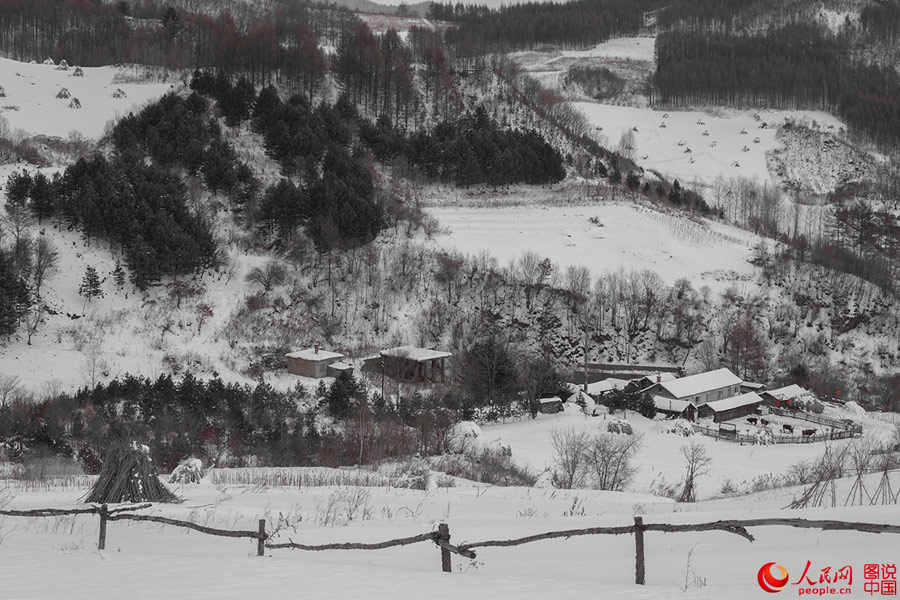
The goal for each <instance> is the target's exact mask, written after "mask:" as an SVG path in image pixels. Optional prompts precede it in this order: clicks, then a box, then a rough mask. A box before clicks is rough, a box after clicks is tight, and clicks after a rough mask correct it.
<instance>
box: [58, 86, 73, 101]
mask: <svg viewBox="0 0 900 600" xmlns="http://www.w3.org/2000/svg"><path fill="white" fill-rule="evenodd" d="M56 97H57V98H60V99H62V100H65V99H67V98H71V97H72V94H70V93H69V90H67V89H66V88H62V89H60V90H59V91H58V92H57V93H56Z"/></svg>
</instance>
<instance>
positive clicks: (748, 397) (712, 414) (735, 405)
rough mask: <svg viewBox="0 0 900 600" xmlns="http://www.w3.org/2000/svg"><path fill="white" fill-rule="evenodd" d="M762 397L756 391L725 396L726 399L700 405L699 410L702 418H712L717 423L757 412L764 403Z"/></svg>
mask: <svg viewBox="0 0 900 600" xmlns="http://www.w3.org/2000/svg"><path fill="white" fill-rule="evenodd" d="M762 401H763V400H762V398H760V397H759V396H758V395H757V394H756V393H755V392H748V393H746V394H741V395H740V396H733V397H731V398H725V399H724V400H714V401H713V402H707V403H706V404H703V405H701V406H700V409H699V410H698V412H699V414H700V418H701V419H705V418H710V419H712V420H713V421H715V422H716V423H719V422H721V421H730V420H731V419H737V418H738V417H743V416H746V415H752V414H753V413H755V412H756V408H757V407H758V406H759V405H760V404H762Z"/></svg>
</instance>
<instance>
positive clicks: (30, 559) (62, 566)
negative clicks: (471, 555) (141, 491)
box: [0, 481, 900, 600]
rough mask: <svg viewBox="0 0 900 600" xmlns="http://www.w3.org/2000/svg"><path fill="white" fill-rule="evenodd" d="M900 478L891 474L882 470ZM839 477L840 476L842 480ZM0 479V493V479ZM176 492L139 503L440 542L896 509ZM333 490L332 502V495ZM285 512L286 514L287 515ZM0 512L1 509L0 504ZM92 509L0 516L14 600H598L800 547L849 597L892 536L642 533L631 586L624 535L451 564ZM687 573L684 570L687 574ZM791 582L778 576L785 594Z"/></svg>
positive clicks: (22, 502) (739, 577)
mask: <svg viewBox="0 0 900 600" xmlns="http://www.w3.org/2000/svg"><path fill="white" fill-rule="evenodd" d="M896 483H900V482H896V481H895V484H896ZM847 485H849V484H847ZM2 491H3V490H2V488H0V493H2ZM83 493H84V490H59V491H46V492H34V493H23V492H19V493H18V494H17V495H16V496H15V497H14V498H13V499H12V501H11V503H10V504H9V506H10V507H14V508H29V507H61V506H71V505H73V504H74V503H76V502H77V500H78V497H79V496H80V495H82V494H83ZM179 493H181V494H182V495H183V497H184V498H185V502H184V503H183V504H181V505H160V506H157V507H154V508H153V509H151V510H150V511H146V512H148V513H149V514H157V515H165V516H171V517H174V518H180V519H188V520H192V521H194V522H200V523H204V524H207V525H209V526H213V527H222V528H228V529H244V530H248V529H255V528H256V521H257V519H259V518H266V519H267V520H268V521H269V523H270V525H269V528H270V529H271V527H272V524H273V523H274V522H275V521H277V520H278V517H279V514H283V515H290V518H291V520H292V524H293V525H295V527H290V528H287V529H285V530H283V531H282V532H281V533H280V535H279V536H278V538H277V539H276V540H274V541H276V542H283V541H288V540H293V541H296V542H303V543H312V544H315V543H327V542H347V541H359V542H375V541H383V540H387V539H393V538H397V537H404V536H409V535H415V534H419V533H425V532H429V531H432V530H433V529H435V528H436V526H437V524H438V523H440V522H446V523H448V524H449V525H450V533H451V535H452V540H451V541H452V542H454V543H462V542H475V541H483V540H488V539H508V538H513V537H519V536H524V535H530V534H536V533H543V532H547V531H556V530H563V529H575V528H583V527H595V526H616V525H629V524H632V523H633V516H634V515H636V514H640V515H643V516H644V521H645V522H647V523H699V522H708V521H714V520H719V519H734V518H763V517H782V518H786V517H805V518H814V519H823V518H830V519H842V520H851V521H863V522H874V523H893V524H897V523H898V513H897V510H896V507H895V506H866V507H860V506H856V507H846V508H829V509H806V510H794V511H788V510H782V507H783V506H784V505H785V504H786V503H787V502H789V501H790V497H791V495H792V494H796V490H792V489H787V490H774V491H770V492H766V493H762V494H757V495H754V496H750V497H745V498H735V499H727V500H719V501H714V502H700V503H697V504H691V505H684V504H675V503H673V502H671V501H670V500H667V499H664V498H659V497H656V496H649V495H636V494H618V493H609V492H596V491H588V490H577V491H565V490H551V489H533V488H496V487H490V486H474V487H455V488H443V489H439V490H437V491H435V492H432V493H425V492H422V491H415V490H400V489H392V488H384V487H381V488H300V489H296V488H295V489H285V488H281V489H278V488H273V489H251V488H248V487H241V486H218V487H215V486H212V485H210V484H208V483H201V484H200V485H199V486H185V487H184V489H182V490H179ZM354 495H362V496H363V502H364V506H366V507H367V508H368V511H367V512H366V513H363V512H360V513H358V516H357V518H356V519H354V520H353V521H351V522H350V523H349V524H347V525H346V526H338V527H326V526H323V525H322V523H321V516H322V514H323V512H324V510H325V508H326V507H327V506H329V505H333V504H335V503H336V504H337V505H341V504H342V503H344V502H345V501H344V500H340V499H337V498H347V497H351V496H354ZM333 498H334V499H337V500H333ZM298 517H299V518H301V519H302V520H298ZM0 519H2V518H0ZM97 533H98V519H97V517H96V516H88V517H74V518H72V517H67V518H49V519H22V518H12V517H8V518H6V519H3V520H0V540H2V541H0V565H2V568H0V589H2V590H3V597H4V598H10V599H15V600H55V599H63V598H65V599H76V600H80V599H91V600H94V599H106V598H110V599H112V598H124V597H127V598H132V599H135V600H143V599H148V600H151V599H152V600H157V599H158V598H191V599H192V600H205V599H216V600H221V599H223V598H244V597H247V596H254V597H266V598H296V597H297V596H298V595H302V596H303V597H309V598H323V599H327V598H334V599H338V598H340V599H344V598H394V599H397V600H405V599H407V598H422V597H428V598H448V599H450V598H454V599H456V598H460V597H471V598H511V597H514V598H518V599H522V600H531V599H535V600H537V599H541V600H543V599H545V598H573V599H574V598H589V597H596V596H598V595H601V597H604V598H635V599H638V598H640V599H671V598H687V599H700V598H737V599H745V598H746V599H757V598H761V597H763V596H764V593H763V592H762V591H761V590H760V589H759V586H758V584H757V573H758V571H759V569H760V567H762V565H764V564H766V563H768V562H772V561H775V562H777V563H778V564H780V565H783V566H784V567H785V568H787V569H788V571H789V572H790V574H791V582H793V581H796V580H797V579H799V577H800V574H801V573H802V572H803V569H804V567H805V565H806V561H807V560H809V561H811V563H812V564H811V571H810V573H811V575H812V577H815V578H817V577H818V574H819V573H820V572H821V570H822V569H823V568H825V567H831V568H832V570H836V569H838V568H840V567H842V566H845V565H851V566H852V568H853V570H854V578H853V584H852V588H853V590H854V593H856V594H857V595H854V596H844V597H854V598H861V597H867V596H865V595H864V594H863V593H862V589H863V581H864V580H863V577H862V571H863V565H864V564H866V563H894V562H896V548H897V541H898V540H897V538H896V536H895V535H891V534H882V535H871V534H864V533H858V532H841V531H818V530H802V529H789V528H784V527H757V528H753V529H752V531H751V533H753V534H754V536H755V537H756V541H755V542H753V543H750V542H748V541H747V540H744V539H741V538H738V537H736V536H734V535H731V534H728V533H724V532H708V533H681V534H670V533H667V534H662V533H652V532H651V533H647V534H645V544H646V560H647V563H646V569H647V575H646V577H647V585H645V586H637V585H635V584H634V540H633V537H632V536H630V535H623V536H583V537H574V538H569V539H557V540H549V541H540V542H535V543H532V544H527V545H524V546H518V547H511V548H484V549H480V550H478V551H477V552H478V556H477V558H476V560H475V561H474V562H473V561H469V560H468V559H463V558H461V557H458V556H454V557H453V560H452V564H453V570H454V572H453V573H452V574H445V573H442V572H441V571H440V558H439V556H440V555H439V552H438V550H437V549H436V548H435V547H434V545H432V544H431V543H430V542H425V543H421V544H416V545H412V546H406V547H400V548H392V549H388V550H379V551H328V552H300V551H295V550H270V551H267V556H266V557H265V558H258V557H256V556H255V550H256V544H255V541H250V540H240V539H228V538H217V537H211V536H207V535H203V534H198V533H196V532H191V533H186V532H185V530H182V529H176V528H172V527H168V526H164V525H159V524H144V523H136V522H114V523H110V524H109V528H108V533H107V549H106V550H104V551H98V550H97V546H96V543H97ZM694 575H696V577H694ZM796 590H797V588H796V587H795V586H789V587H788V589H787V590H785V591H786V592H788V593H789V594H790V595H791V597H794V595H795V594H796Z"/></svg>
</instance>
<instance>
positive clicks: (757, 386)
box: [741, 381, 766, 394]
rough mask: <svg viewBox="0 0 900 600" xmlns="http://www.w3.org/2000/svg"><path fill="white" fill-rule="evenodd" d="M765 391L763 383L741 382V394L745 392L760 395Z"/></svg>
mask: <svg viewBox="0 0 900 600" xmlns="http://www.w3.org/2000/svg"><path fill="white" fill-rule="evenodd" d="M765 390H766V384H764V383H754V382H752V381H742V382H741V393H742V394H746V393H747V392H756V393H757V394H762V393H763V392H764V391H765Z"/></svg>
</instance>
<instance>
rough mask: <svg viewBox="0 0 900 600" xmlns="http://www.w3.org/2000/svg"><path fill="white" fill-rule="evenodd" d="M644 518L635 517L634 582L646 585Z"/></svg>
mask: <svg viewBox="0 0 900 600" xmlns="http://www.w3.org/2000/svg"><path fill="white" fill-rule="evenodd" d="M645 564H646V563H645V562H644V518H643V517H635V518H634V582H635V583H636V584H638V585H644V582H645V578H644V569H645Z"/></svg>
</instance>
